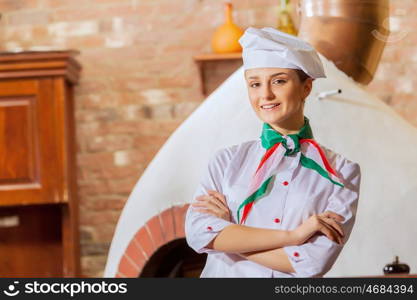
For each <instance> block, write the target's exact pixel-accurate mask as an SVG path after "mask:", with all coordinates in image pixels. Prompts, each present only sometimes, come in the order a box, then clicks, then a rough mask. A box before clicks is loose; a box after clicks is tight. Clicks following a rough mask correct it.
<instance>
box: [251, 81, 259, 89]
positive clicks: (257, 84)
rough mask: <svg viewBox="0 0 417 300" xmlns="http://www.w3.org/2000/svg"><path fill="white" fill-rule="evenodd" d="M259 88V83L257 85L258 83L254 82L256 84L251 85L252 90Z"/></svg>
mask: <svg viewBox="0 0 417 300" xmlns="http://www.w3.org/2000/svg"><path fill="white" fill-rule="evenodd" d="M257 86H259V83H257V82H254V83H251V84H250V87H252V88H254V87H257Z"/></svg>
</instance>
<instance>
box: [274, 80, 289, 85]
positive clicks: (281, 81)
mask: <svg viewBox="0 0 417 300" xmlns="http://www.w3.org/2000/svg"><path fill="white" fill-rule="evenodd" d="M285 82H286V81H285V80H282V79H277V80H274V81H273V83H278V84H283V83H285Z"/></svg>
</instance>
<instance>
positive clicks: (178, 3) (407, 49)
mask: <svg viewBox="0 0 417 300" xmlns="http://www.w3.org/2000/svg"><path fill="white" fill-rule="evenodd" d="M232 2H233V4H234V7H235V14H234V16H235V20H236V23H238V24H239V25H240V26H241V27H242V28H245V27H247V26H249V25H251V26H276V22H277V19H276V15H277V5H278V3H279V1H278V0H251V1H249V0H234V1H232ZM391 2H392V9H391V10H392V12H391V13H392V15H393V18H392V20H391V23H392V25H393V27H394V32H395V33H396V34H404V32H405V33H406V34H405V35H404V37H403V38H399V39H398V40H397V41H395V42H392V43H390V44H389V46H388V47H387V48H386V50H385V52H384V56H383V59H382V62H381V65H380V67H379V69H378V72H377V75H376V78H375V80H374V81H373V82H372V83H371V84H370V86H369V87H368V88H369V90H371V91H373V92H375V93H376V94H377V95H379V96H380V97H381V98H382V99H383V100H384V101H385V102H386V103H388V104H389V105H391V106H392V107H393V108H394V109H395V110H396V111H398V112H399V113H400V114H401V115H403V116H404V117H405V118H406V119H407V120H408V121H410V122H411V123H412V124H413V125H415V126H417V118H416V117H417V100H416V97H415V96H414V94H413V93H412V89H413V87H414V84H415V83H416V82H415V80H416V79H415V78H414V76H413V75H412V71H414V70H415V66H416V57H417V55H416V54H417V53H416V50H417V48H416V37H415V32H413V30H412V29H414V28H415V25H416V21H415V20H412V18H411V17H410V16H412V15H413V13H414V14H415V13H416V10H417V3H416V2H415V1H413V0H393V1H391ZM222 5H223V1H221V0H71V1H69V0H0V12H1V13H2V14H3V16H2V19H1V20H0V48H1V50H12V49H16V48H18V47H22V48H28V47H33V46H38V47H40V46H43V47H53V48H58V49H77V50H79V51H80V52H81V54H80V55H79V56H78V58H77V59H78V60H79V61H80V63H81V64H82V65H83V72H82V77H81V81H80V84H79V85H78V86H77V88H76V91H75V97H76V98H75V99H76V112H75V113H76V121H77V128H76V129H77V148H78V149H77V151H78V152H77V161H78V185H79V194H80V205H81V207H80V209H81V215H80V218H81V219H80V222H81V224H80V229H81V243H82V269H83V274H84V276H101V275H102V272H103V268H104V264H105V261H106V256H107V251H108V247H109V245H110V242H111V238H112V235H113V231H114V227H115V225H116V222H117V219H118V217H119V214H120V211H121V209H122V208H123V205H124V203H125V201H126V199H127V197H128V196H129V194H130V192H131V190H132V188H133V186H134V184H135V183H136V181H137V180H138V178H139V176H140V175H141V173H142V172H143V170H144V169H145V167H146V166H147V164H148V163H149V162H150V161H151V160H152V158H153V156H154V155H155V154H156V152H157V151H158V149H159V148H160V147H161V145H162V144H163V143H164V142H165V140H166V139H167V138H168V136H169V135H170V134H171V133H172V132H173V131H174V130H175V128H177V126H178V125H179V124H181V122H182V121H183V120H184V119H185V118H186V117H187V116H188V115H189V114H190V113H191V112H192V111H193V110H194V109H195V108H196V107H198V105H199V104H200V103H201V101H203V100H204V97H203V96H202V95H201V93H200V83H199V82H198V80H196V78H198V75H197V74H198V73H197V67H196V65H195V63H194V62H193V60H192V56H193V55H196V54H200V53H203V52H209V51H210V44H209V41H210V38H211V34H212V33H213V30H214V28H215V27H216V26H218V25H219V24H220V23H221V22H222V20H223V7H222ZM397 37H401V36H397ZM208 71H209V72H210V71H211V72H212V74H215V76H216V78H217V76H219V77H224V76H227V74H229V73H230V72H231V69H230V66H229V67H228V66H226V65H225V68H224V70H223V69H222V68H220V69H219V68H213V69H209V70H208ZM214 80H216V79H214ZM217 80H218V79H217ZM209 86H210V83H209ZM211 89H212V88H211Z"/></svg>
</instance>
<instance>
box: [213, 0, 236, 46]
mask: <svg viewBox="0 0 417 300" xmlns="http://www.w3.org/2000/svg"><path fill="white" fill-rule="evenodd" d="M232 9H233V8H232V4H231V3H225V19H226V20H225V23H224V24H223V25H221V26H220V27H218V28H217V29H216V31H215V32H214V34H213V37H212V40H211V47H212V50H213V52H215V53H230V52H241V51H242V47H241V46H240V44H239V38H240V37H241V36H242V35H243V30H242V29H240V28H239V27H238V26H237V25H236V24H235V23H234V22H233V17H232Z"/></svg>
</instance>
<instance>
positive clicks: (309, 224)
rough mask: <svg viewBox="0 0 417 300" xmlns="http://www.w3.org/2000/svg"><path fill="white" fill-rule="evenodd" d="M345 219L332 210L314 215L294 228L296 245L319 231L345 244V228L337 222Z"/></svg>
mask: <svg viewBox="0 0 417 300" xmlns="http://www.w3.org/2000/svg"><path fill="white" fill-rule="evenodd" d="M343 220H344V217H342V216H341V215H338V214H336V213H334V212H332V211H325V212H324V213H321V214H318V215H313V216H311V217H310V218H308V219H307V220H305V221H304V222H303V224H301V225H300V226H298V227H297V228H296V229H295V230H293V232H292V234H293V236H294V241H295V243H296V245H301V244H303V243H304V242H305V241H307V240H308V239H309V238H310V237H311V236H313V235H314V234H315V233H316V232H317V233H322V234H324V235H325V236H327V237H328V238H329V239H330V240H332V241H333V242H335V243H339V244H343V237H344V232H343V228H342V227H341V226H340V224H339V223H338V222H337V221H339V222H341V221H343Z"/></svg>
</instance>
